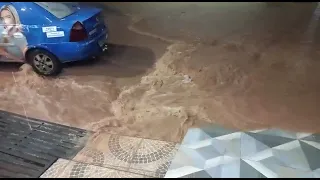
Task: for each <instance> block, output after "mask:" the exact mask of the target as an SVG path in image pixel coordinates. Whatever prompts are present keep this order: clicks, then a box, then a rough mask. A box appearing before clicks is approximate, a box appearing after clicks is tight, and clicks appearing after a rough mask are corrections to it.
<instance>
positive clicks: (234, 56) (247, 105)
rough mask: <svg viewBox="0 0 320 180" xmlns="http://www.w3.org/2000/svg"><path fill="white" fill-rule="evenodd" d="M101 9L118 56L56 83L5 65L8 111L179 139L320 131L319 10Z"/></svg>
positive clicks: (2, 82)
mask: <svg viewBox="0 0 320 180" xmlns="http://www.w3.org/2000/svg"><path fill="white" fill-rule="evenodd" d="M91 5H95V6H96V5H97V4H93V3H92V4H91ZM99 5H100V7H103V8H104V15H105V21H106V22H107V23H108V24H109V28H110V38H111V39H110V51H109V52H108V54H105V55H104V56H103V57H101V58H100V59H99V60H95V61H91V62H80V63H71V64H67V65H66V67H65V69H64V71H63V73H62V74H61V75H60V76H58V77H56V78H43V77H39V76H38V75H36V74H35V73H34V72H33V71H32V70H31V69H30V67H29V66H28V65H23V66H21V64H8V63H1V64H0V101H1V103H0V109H1V110H6V111H10V112H14V113H18V114H23V115H26V116H27V117H34V118H40V119H44V120H47V121H52V122H58V123H62V124H66V125H71V126H76V127H80V128H86V129H90V130H94V131H98V132H103V131H105V132H108V133H113V134H120V135H129V136H138V137H145V138H150V139H160V140H168V141H175V142H179V141H180V140H181V139H182V137H183V136H184V134H185V132H186V130H187V129H188V128H189V127H192V126H199V125H201V124H203V123H207V122H209V123H218V124H221V125H223V126H226V127H230V128H236V129H242V130H248V129H258V128H269V127H277V128H282V129H288V130H294V131H305V132H319V131H320V119H319V118H320V111H319V107H320V106H319V105H320V79H319V77H320V59H319V58H320V54H319V53H320V44H319V41H320V39H319V38H320V36H319V35H320V30H319V29H320V28H319V27H320V23H319V18H320V9H318V7H317V4H316V3H287V4H283V3H273V4H271V3H268V4H267V3H184V4H183V3H161V4H159V3H102V4H99Z"/></svg>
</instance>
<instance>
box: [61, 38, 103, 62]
mask: <svg viewBox="0 0 320 180" xmlns="http://www.w3.org/2000/svg"><path fill="white" fill-rule="evenodd" d="M108 36H109V34H108V33H107V32H105V33H103V34H101V35H100V36H98V37H96V38H94V39H91V40H89V41H86V42H80V43H68V44H64V48H66V49H65V50H63V53H60V54H59V55H57V56H58V58H59V60H60V61H61V62H62V63H65V62H72V61H81V60H85V59H88V58H91V57H95V56H99V55H101V54H102V53H103V52H104V51H106V50H107V49H108V45H107V42H108ZM100 42H103V43H102V44H101V43H100Z"/></svg>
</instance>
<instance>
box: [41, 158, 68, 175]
mask: <svg viewBox="0 0 320 180" xmlns="http://www.w3.org/2000/svg"><path fill="white" fill-rule="evenodd" d="M69 162H70V161H69V160H65V159H58V160H57V161H56V162H55V163H54V164H53V165H52V166H51V167H50V168H49V169H48V170H47V171H46V172H45V173H43V174H42V175H41V177H40V178H57V177H59V175H60V174H61V173H63V171H64V169H65V167H66V166H67V165H68V163H69Z"/></svg>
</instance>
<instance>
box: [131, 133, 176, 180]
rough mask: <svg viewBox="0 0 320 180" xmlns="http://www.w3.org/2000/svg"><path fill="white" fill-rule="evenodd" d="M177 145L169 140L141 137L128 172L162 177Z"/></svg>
mask: <svg viewBox="0 0 320 180" xmlns="http://www.w3.org/2000/svg"><path fill="white" fill-rule="evenodd" d="M178 147H179V145H177V144H175V143H171V142H164V141H158V140H150V139H143V140H142V142H141V144H140V146H139V149H138V150H137V152H136V153H135V155H134V157H133V159H132V162H131V165H130V169H129V171H130V172H137V173H143V174H144V175H146V176H152V177H164V175H165V173H166V172H167V170H168V168H169V166H170V163H171V160H172V159H173V157H174V155H175V154H176V152H177V150H178Z"/></svg>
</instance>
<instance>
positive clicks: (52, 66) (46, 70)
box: [27, 49, 62, 76]
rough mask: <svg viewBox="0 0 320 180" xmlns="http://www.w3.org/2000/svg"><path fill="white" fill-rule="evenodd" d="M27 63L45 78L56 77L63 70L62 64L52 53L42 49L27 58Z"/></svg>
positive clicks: (36, 50) (32, 52)
mask: <svg viewBox="0 0 320 180" xmlns="http://www.w3.org/2000/svg"><path fill="white" fill-rule="evenodd" d="M27 61H28V62H29V63H30V64H31V66H32V68H33V70H34V71H35V72H36V73H38V74H40V75H43V76H55V75H58V74H59V73H60V72H61V70H62V64H61V62H60V61H59V60H58V59H57V58H56V57H55V56H54V55H53V54H51V53H50V52H48V51H46V50H42V49H35V50H33V51H31V52H30V53H29V54H28V56H27Z"/></svg>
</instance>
